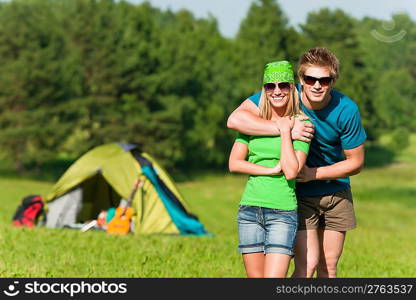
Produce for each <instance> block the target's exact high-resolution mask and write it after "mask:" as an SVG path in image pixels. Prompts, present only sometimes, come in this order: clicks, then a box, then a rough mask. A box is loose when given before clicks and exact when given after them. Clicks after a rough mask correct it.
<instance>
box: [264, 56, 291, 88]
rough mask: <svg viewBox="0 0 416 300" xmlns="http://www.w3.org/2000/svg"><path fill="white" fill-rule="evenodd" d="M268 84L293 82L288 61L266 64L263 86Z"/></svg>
mask: <svg viewBox="0 0 416 300" xmlns="http://www.w3.org/2000/svg"><path fill="white" fill-rule="evenodd" d="M270 82H295V79H294V76H293V71H292V66H291V65H290V63H289V62H288V61H286V60H281V61H275V62H271V63H268V64H266V66H265V67H264V77H263V84H266V83H270Z"/></svg>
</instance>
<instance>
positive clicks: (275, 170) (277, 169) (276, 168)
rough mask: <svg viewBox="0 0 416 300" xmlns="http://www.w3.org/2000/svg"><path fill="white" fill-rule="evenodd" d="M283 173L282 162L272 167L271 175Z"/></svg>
mask: <svg viewBox="0 0 416 300" xmlns="http://www.w3.org/2000/svg"><path fill="white" fill-rule="evenodd" d="M280 173H282V167H281V166H280V163H278V164H277V165H276V166H274V167H273V168H270V175H278V174H280Z"/></svg>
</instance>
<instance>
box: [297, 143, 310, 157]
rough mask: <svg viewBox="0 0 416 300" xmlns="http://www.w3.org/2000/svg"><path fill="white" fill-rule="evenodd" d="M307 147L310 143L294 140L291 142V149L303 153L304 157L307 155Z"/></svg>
mask: <svg viewBox="0 0 416 300" xmlns="http://www.w3.org/2000/svg"><path fill="white" fill-rule="evenodd" d="M309 145H310V143H307V142H303V141H298V140H294V141H293V149H294V150H299V151H302V152H304V153H305V154H306V155H307V154H308V153H309Z"/></svg>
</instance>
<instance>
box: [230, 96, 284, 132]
mask: <svg viewBox="0 0 416 300" xmlns="http://www.w3.org/2000/svg"><path fill="white" fill-rule="evenodd" d="M227 127H228V128H230V129H234V130H237V131H239V132H241V133H244V134H248V135H280V132H279V128H277V125H276V123H275V122H273V121H271V120H265V119H263V118H260V117H259V108H258V107H257V106H256V105H255V104H254V103H253V101H251V100H250V99H246V100H245V101H244V102H243V103H241V104H240V106H239V107H237V108H236V109H235V110H234V111H233V112H232V113H231V115H230V116H229V117H228V121H227Z"/></svg>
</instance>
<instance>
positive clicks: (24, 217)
mask: <svg viewBox="0 0 416 300" xmlns="http://www.w3.org/2000/svg"><path fill="white" fill-rule="evenodd" d="M40 216H43V220H44V221H45V220H46V217H45V216H46V215H45V210H44V203H43V199H42V197H41V196H40V195H29V196H26V197H24V198H23V199H22V204H21V205H19V207H18V208H17V210H16V212H15V214H14V216H13V225H14V226H18V227H19V226H26V227H33V226H35V225H36V224H37V222H38V219H39V217H40Z"/></svg>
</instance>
